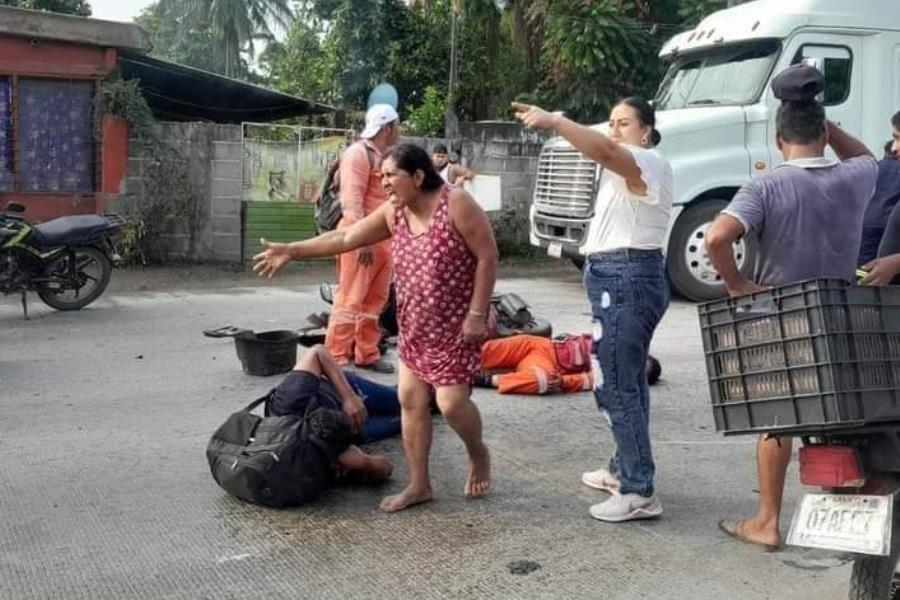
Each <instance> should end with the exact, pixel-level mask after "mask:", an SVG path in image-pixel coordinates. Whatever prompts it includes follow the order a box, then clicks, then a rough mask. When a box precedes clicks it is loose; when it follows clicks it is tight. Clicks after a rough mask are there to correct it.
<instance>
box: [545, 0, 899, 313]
mask: <svg viewBox="0 0 900 600" xmlns="http://www.w3.org/2000/svg"><path fill="white" fill-rule="evenodd" d="M660 57H661V58H662V59H663V60H665V61H666V62H668V63H669V69H668V72H667V73H666V75H665V77H664V78H663V81H662V83H661V84H660V86H659V90H658V92H657V94H656V97H655V106H656V108H657V113H656V118H657V129H658V130H659V132H660V133H661V134H662V142H661V144H660V145H659V147H658V150H659V152H660V153H661V154H662V155H663V157H664V158H666V159H667V160H668V161H669V163H670V164H671V165H672V171H673V174H674V192H673V193H674V197H673V204H674V206H673V210H672V218H671V221H670V226H669V233H668V241H667V249H666V250H667V251H666V262H667V267H668V272H669V278H670V280H671V282H672V285H673V287H674V288H675V290H676V291H677V292H679V293H680V294H681V295H682V296H684V297H686V298H688V299H691V300H698V301H700V300H709V299H712V298H716V297H719V296H721V295H723V294H724V292H725V290H724V285H723V284H722V282H721V279H720V277H719V276H718V274H717V273H716V272H715V270H714V269H713V267H712V264H711V263H710V261H709V258H708V257H707V255H706V249H705V244H704V243H703V242H704V237H705V235H706V231H707V229H708V228H709V225H710V223H711V222H712V220H713V219H714V218H715V217H716V215H717V214H718V213H719V211H721V210H722V208H724V207H725V206H726V205H727V204H728V202H729V201H730V200H731V198H732V196H733V195H734V194H735V193H736V192H737V190H738V189H739V188H740V187H741V185H743V183H744V182H746V181H747V180H749V179H750V178H753V177H759V176H761V175H763V174H765V173H768V172H770V171H771V170H772V169H774V168H776V167H777V166H778V165H779V164H780V163H781V162H782V158H781V154H780V152H779V151H778V148H777V147H776V144H775V112H776V109H777V107H778V104H779V101H778V100H777V99H776V98H775V97H774V96H773V95H772V92H771V89H770V87H769V82H770V81H771V79H772V77H773V76H774V75H775V74H777V73H779V72H780V71H781V70H782V69H784V68H785V67H787V66H789V65H791V64H795V63H798V62H807V63H810V64H813V65H815V66H817V67H818V68H819V69H820V70H821V71H822V72H823V73H824V75H825V80H826V85H825V90H824V93H823V97H822V101H823V102H824V104H825V107H826V114H827V116H828V118H829V119H831V120H832V121H834V122H836V123H838V124H839V125H840V126H841V127H843V128H844V129H846V130H847V131H848V132H850V133H851V134H853V135H854V136H856V137H859V138H860V139H861V140H863V142H865V143H866V145H867V146H868V147H869V149H870V150H871V151H872V153H873V154H874V155H875V156H876V157H878V158H880V157H881V156H882V153H883V147H884V144H885V142H886V141H887V140H888V139H889V138H890V132H891V126H890V117H891V115H893V114H894V113H895V112H897V111H898V110H900V2H897V0H858V1H857V2H847V1H846V0H757V1H755V2H748V3H746V4H742V5H739V6H736V7H734V8H730V9H726V10H722V11H719V12H716V13H713V14H712V15H710V16H708V17H707V18H706V19H704V20H703V21H702V22H701V23H700V24H699V25H698V26H697V27H696V28H695V29H693V30H690V31H685V32H683V33H680V34H678V35H676V36H675V37H673V38H672V39H671V40H669V41H668V42H667V43H666V44H665V45H664V46H663V48H662V50H661V52H660ZM596 127H597V128H598V129H599V130H601V131H605V129H606V124H605V123H601V124H599V125H597V126H596ZM599 177H600V167H599V166H598V165H597V164H596V163H593V162H592V161H590V160H589V159H587V158H586V157H584V156H583V155H582V154H581V153H580V152H578V151H577V150H575V149H574V148H573V147H572V146H571V145H570V144H569V143H568V142H566V141H565V140H563V139H562V138H552V139H550V140H549V141H548V142H547V143H546V144H545V145H544V147H543V150H542V152H541V158H540V161H539V166H538V173H537V179H536V183H535V191H534V199H533V202H532V206H531V211H530V221H531V243H532V244H533V245H535V246H540V247H542V248H545V249H546V250H547V252H548V254H550V255H552V256H557V257H563V256H567V257H569V258H571V259H573V261H575V262H576V263H578V262H581V261H583V254H584V252H583V251H582V250H583V244H584V242H585V240H586V239H587V238H588V235H587V234H588V232H589V230H590V227H591V226H592V225H593V221H592V217H593V215H594V211H595V203H596V202H597V191H598V185H597V184H598V181H599ZM836 226H839V224H836ZM755 252H756V244H755V241H754V240H753V239H752V236H745V238H744V239H742V240H740V241H739V242H738V243H737V244H736V245H735V258H736V259H737V262H738V264H739V266H741V267H742V269H748V268H749V267H750V266H751V265H752V264H753V261H754V260H755Z"/></svg>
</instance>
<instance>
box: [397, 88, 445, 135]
mask: <svg viewBox="0 0 900 600" xmlns="http://www.w3.org/2000/svg"><path fill="white" fill-rule="evenodd" d="M424 96H425V97H424V98H423V99H422V104H420V105H419V106H417V107H415V108H413V109H411V110H410V111H409V116H407V118H406V123H404V131H405V132H406V133H408V134H409V135H412V136H418V137H436V136H438V135H439V134H440V133H442V132H443V131H444V115H445V114H446V113H447V94H446V93H445V92H443V91H441V90H439V89H438V88H436V87H435V86H433V85H429V86H428V87H426V88H425V94H424Z"/></svg>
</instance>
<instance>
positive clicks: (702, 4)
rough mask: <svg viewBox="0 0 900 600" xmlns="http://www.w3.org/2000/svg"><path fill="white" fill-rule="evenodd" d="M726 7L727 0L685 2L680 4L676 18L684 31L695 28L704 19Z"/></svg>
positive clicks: (687, 0)
mask: <svg viewBox="0 0 900 600" xmlns="http://www.w3.org/2000/svg"><path fill="white" fill-rule="evenodd" d="M727 5H728V0H685V1H683V2H682V3H681V8H680V10H679V11H678V16H679V17H680V18H681V22H682V23H683V24H684V26H685V29H688V28H691V27H696V26H697V24H698V23H700V21H702V20H703V18H704V17H706V16H707V15H710V14H712V13H714V12H716V11H717V10H722V9H723V8H725V7H726V6H727Z"/></svg>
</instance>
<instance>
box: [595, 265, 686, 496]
mask: <svg viewBox="0 0 900 600" xmlns="http://www.w3.org/2000/svg"><path fill="white" fill-rule="evenodd" d="M584 288H585V290H586V291H587V295H588V298H589V299H590V301H591V313H592V316H593V329H592V333H593V340H594V343H593V354H594V356H595V358H596V361H597V363H596V364H595V365H594V371H595V377H596V379H595V381H596V383H595V387H594V398H595V399H596V401H597V407H598V408H599V409H600V412H601V414H604V415H605V416H606V417H607V419H608V421H609V424H610V426H611V428H612V433H613V438H614V439H615V442H616V453H615V454H614V455H613V457H612V459H611V460H610V463H609V469H610V471H611V472H612V473H613V475H615V476H616V477H618V479H619V482H620V491H621V493H623V494H627V493H635V494H640V495H642V496H651V495H652V494H653V475H654V470H655V467H654V464H653V452H652V450H651V448H650V391H649V389H648V387H647V374H646V371H645V364H646V362H647V355H648V354H649V352H650V340H651V339H652V338H653V331H654V330H655V329H656V326H657V324H658V323H659V321H660V319H662V316H663V314H664V313H665V312H666V308H667V307H668V306H669V284H668V281H667V280H666V274H665V260H664V259H663V255H662V252H660V251H659V250H636V249H622V250H613V251H610V252H601V253H597V254H591V255H590V256H589V257H588V261H587V264H586V265H585V268H584Z"/></svg>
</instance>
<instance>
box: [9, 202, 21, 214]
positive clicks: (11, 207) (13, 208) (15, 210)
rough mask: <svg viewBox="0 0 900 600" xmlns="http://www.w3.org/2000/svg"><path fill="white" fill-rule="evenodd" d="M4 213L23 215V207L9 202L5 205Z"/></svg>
mask: <svg viewBox="0 0 900 600" xmlns="http://www.w3.org/2000/svg"><path fill="white" fill-rule="evenodd" d="M6 211H7V212H11V213H23V212H25V206H24V205H22V204H19V203H18V202H10V203H9V204H7V205H6Z"/></svg>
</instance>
